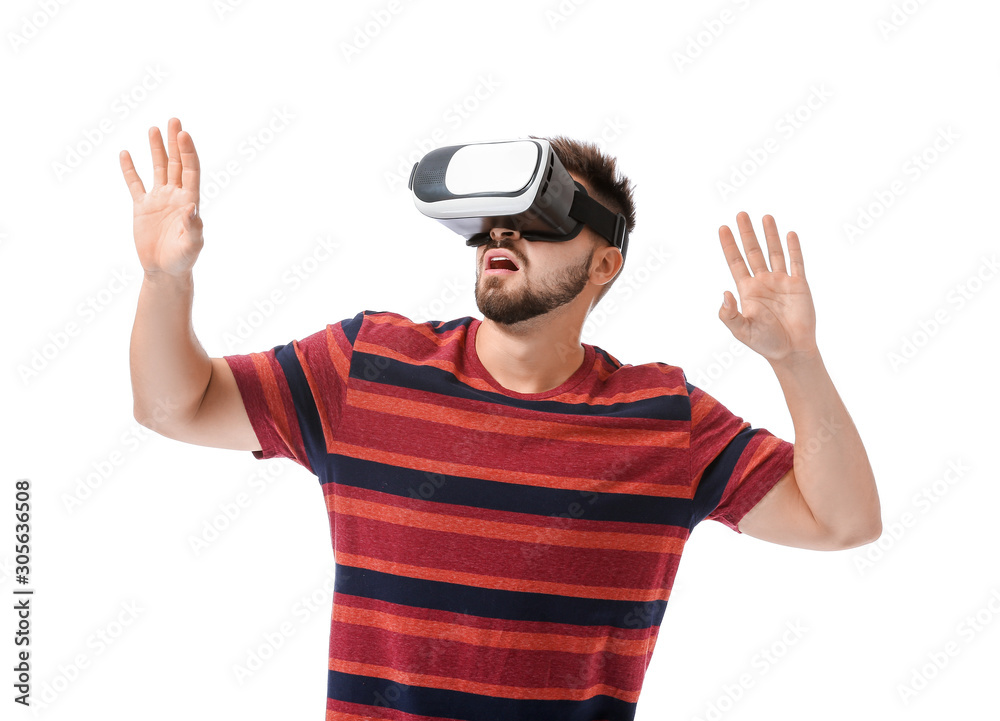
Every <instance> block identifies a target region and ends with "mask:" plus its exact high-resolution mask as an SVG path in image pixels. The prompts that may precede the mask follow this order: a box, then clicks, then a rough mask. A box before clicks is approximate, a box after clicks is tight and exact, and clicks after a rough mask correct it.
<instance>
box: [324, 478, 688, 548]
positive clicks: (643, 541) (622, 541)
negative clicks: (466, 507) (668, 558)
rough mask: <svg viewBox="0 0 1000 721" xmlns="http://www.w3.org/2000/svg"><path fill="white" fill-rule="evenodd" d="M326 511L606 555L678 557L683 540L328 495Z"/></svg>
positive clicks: (433, 529)
mask: <svg viewBox="0 0 1000 721" xmlns="http://www.w3.org/2000/svg"><path fill="white" fill-rule="evenodd" d="M326 507H327V510H328V511H330V512H331V513H333V512H334V511H336V513H337V514H338V515H345V514H346V515H349V516H358V517H359V518H369V519H372V520H375V521H382V522H385V523H388V522H389V521H385V519H386V518H387V517H390V516H391V517H392V519H393V520H392V521H391V523H394V524H396V525H399V526H405V527H407V528H422V529H425V530H429V531H444V532H448V533H462V534H464V535H466V536H476V537H479V538H496V539H500V540H503V541H521V542H523V543H538V541H539V536H540V535H542V534H544V536H545V543H546V545H550V546H567V547H570V548H590V549H602V550H610V551H647V552H649V553H676V554H680V553H681V551H682V550H683V548H684V543H685V540H684V539H680V538H673V537H668V536H657V535H653V534H641V533H617V532H614V531H569V530H563V529H557V528H547V527H544V526H542V527H539V526H529V525H524V524H521V523H505V522H503V521H487V520H480V519H477V518H465V517H462V516H450V515H444V514H442V513H436V512H435V513H428V512H425V511H416V510H413V509H409V508H402V507H400V506H387V505H385V504H382V503H373V502H371V501H362V500H359V499H357V498H349V497H346V496H337V495H336V494H332V493H331V494H330V495H328V496H327V497H326Z"/></svg>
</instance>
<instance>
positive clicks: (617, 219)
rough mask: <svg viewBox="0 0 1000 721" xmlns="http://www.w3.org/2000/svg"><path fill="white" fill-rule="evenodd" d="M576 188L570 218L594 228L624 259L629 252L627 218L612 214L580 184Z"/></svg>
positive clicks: (619, 214)
mask: <svg viewBox="0 0 1000 721" xmlns="http://www.w3.org/2000/svg"><path fill="white" fill-rule="evenodd" d="M576 187H577V192H576V193H574V194H573V204H572V205H571V206H570V209H569V215H570V217H571V218H573V219H575V220H578V221H580V222H581V223H586V224H587V225H589V226H590V227H591V228H593V229H594V231H595V232H596V233H597V234H598V235H600V236H602V237H603V238H605V239H606V240H607V241H608V242H609V243H611V244H612V245H613V246H615V247H616V248H618V249H619V250H620V251H621V252H622V257H623V258H624V257H625V253H626V252H627V251H628V230H626V222H625V216H624V215H622V214H621V213H617V214H615V213H612V212H611V211H610V210H608V209H607V208H605V207H604V206H603V205H601V204H600V203H598V202H597V201H596V200H594V199H593V198H591V197H590V196H589V195H587V191H586V190H584V189H583V186H581V185H580V184H579V183H576Z"/></svg>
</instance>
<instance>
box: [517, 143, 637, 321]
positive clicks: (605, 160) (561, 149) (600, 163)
mask: <svg viewBox="0 0 1000 721" xmlns="http://www.w3.org/2000/svg"><path fill="white" fill-rule="evenodd" d="M528 137H530V138H535V139H536V140H547V141H549V144H550V145H551V146H552V149H553V150H554V151H555V153H556V155H558V156H559V160H561V161H562V164H563V166H564V167H565V168H566V170H568V171H569V172H571V173H575V174H576V175H579V176H581V177H583V179H584V180H585V181H586V182H587V186H588V188H589V191H590V194H591V195H592V196H593V197H594V199H595V200H597V201H598V202H599V203H600V204H601V205H603V206H604V207H606V208H608V209H609V210H610V211H611V212H612V213H621V214H622V215H624V216H625V227H626V228H627V229H628V232H629V234H631V233H632V229H633V228H635V200H634V199H633V197H632V192H633V188H632V182H631V181H630V180H629V179H628V178H626V177H625V176H624V175H623V174H622V173H621V171H619V170H618V167H617V161H616V160H615V158H614V157H612V156H610V155H607V154H606V153H605V152H604V151H602V150H601V149H600V148H599V147H598V146H597V144H596V143H584V142H581V141H579V140H573V139H572V138H567V137H566V136H564V135H557V136H555V137H552V138H539V137H537V136H534V135H530V136H528ZM598 237H599V236H598ZM603 245H604V241H603V239H602V240H601V244H600V245H598V246H595V247H597V248H599V247H602V246H603ZM622 270H624V265H623V266H622ZM621 274H622V273H621V270H619V271H618V275H616V276H615V277H614V278H612V279H611V280H610V281H608V282H607V283H605V284H604V287H603V288H602V289H601V292H600V293H599V294H598V296H597V302H600V301H601V299H602V298H603V297H604V296H605V295H607V293H608V291H609V290H611V286H612V285H614V282H615V281H616V280H618V278H619V277H620V276H621Z"/></svg>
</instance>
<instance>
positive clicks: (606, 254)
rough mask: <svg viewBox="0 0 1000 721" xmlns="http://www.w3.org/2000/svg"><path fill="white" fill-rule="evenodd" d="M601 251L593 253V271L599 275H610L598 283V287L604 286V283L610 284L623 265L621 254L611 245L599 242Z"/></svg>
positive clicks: (623, 260)
mask: <svg viewBox="0 0 1000 721" xmlns="http://www.w3.org/2000/svg"><path fill="white" fill-rule="evenodd" d="M601 243H602V247H601V249H600V250H599V251H598V252H596V253H594V266H593V267H594V270H596V271H598V272H601V273H610V275H608V276H607V278H606V279H605V280H603V281H599V282H598V284H599V285H604V284H605V283H610V282H611V281H612V280H614V279H615V277H617V275H618V273H619V272H620V271H621V268H622V266H623V265H624V264H625V259H624V258H623V257H622V252H621V251H620V250H618V248H615V247H614V246H612V245H608V244H607V243H606V242H604V241H603V240H602V241H601Z"/></svg>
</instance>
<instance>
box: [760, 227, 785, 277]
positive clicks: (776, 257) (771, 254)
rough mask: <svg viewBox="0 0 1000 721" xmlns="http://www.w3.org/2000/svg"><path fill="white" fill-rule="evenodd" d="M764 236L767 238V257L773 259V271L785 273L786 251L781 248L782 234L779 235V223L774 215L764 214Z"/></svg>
mask: <svg viewBox="0 0 1000 721" xmlns="http://www.w3.org/2000/svg"><path fill="white" fill-rule="evenodd" d="M763 223H764V238H765V239H766V240H767V257H768V259H770V261H771V271H772V272H774V273H785V272H786V271H785V251H784V250H782V248H781V236H780V235H778V225H777V223H775V222H774V217H773V216H770V215H765V216H764V220H763Z"/></svg>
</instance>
